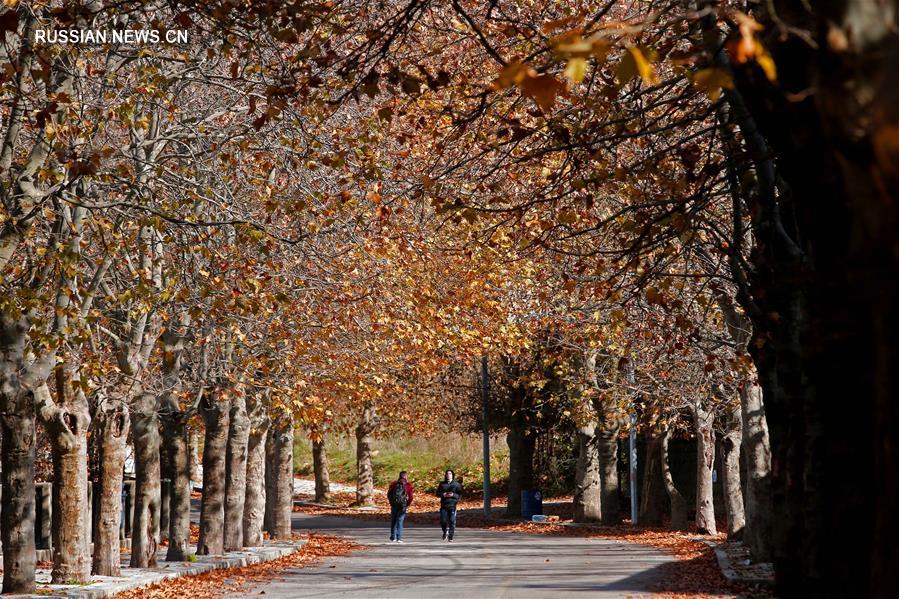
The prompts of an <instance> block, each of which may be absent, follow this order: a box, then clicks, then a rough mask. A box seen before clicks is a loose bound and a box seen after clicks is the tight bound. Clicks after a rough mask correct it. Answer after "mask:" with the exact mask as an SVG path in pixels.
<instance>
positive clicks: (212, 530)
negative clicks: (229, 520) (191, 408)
mask: <svg viewBox="0 0 899 599" xmlns="http://www.w3.org/2000/svg"><path fill="white" fill-rule="evenodd" d="M229 410H230V401H229V400H226V399H221V398H219V397H217V394H216V393H215V392H214V391H212V390H205V391H204V392H203V399H202V401H201V404H200V411H201V413H202V415H203V421H204V423H205V424H206V436H205V442H204V444H203V497H202V500H201V503H200V539H199V542H198V543H197V555H218V554H220V553H223V552H224V547H225V537H224V533H225V522H224V520H225V456H226V451H227V445H228V413H229Z"/></svg>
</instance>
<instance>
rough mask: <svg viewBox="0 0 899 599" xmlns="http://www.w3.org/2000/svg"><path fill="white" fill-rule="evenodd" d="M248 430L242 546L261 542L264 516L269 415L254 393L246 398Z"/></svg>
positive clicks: (263, 403) (256, 544)
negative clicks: (247, 399)
mask: <svg viewBox="0 0 899 599" xmlns="http://www.w3.org/2000/svg"><path fill="white" fill-rule="evenodd" d="M248 407H249V419H250V434H249V438H248V440H247V489H246V497H245V499H244V506H243V544H244V547H258V546H260V545H262V538H263V537H262V530H263V519H264V516H265V504H266V500H265V499H266V497H265V494H266V491H267V489H266V485H265V483H266V482H267V481H268V479H269V477H268V476H267V475H266V459H265V458H266V456H265V447H266V439H267V438H268V429H269V419H268V414H266V411H265V410H266V406H265V402H264V401H262V400H261V399H260V398H257V397H256V396H255V395H250V399H249V401H248Z"/></svg>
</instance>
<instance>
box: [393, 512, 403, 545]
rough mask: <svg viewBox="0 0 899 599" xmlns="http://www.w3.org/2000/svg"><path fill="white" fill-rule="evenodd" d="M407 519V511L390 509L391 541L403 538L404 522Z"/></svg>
mask: <svg viewBox="0 0 899 599" xmlns="http://www.w3.org/2000/svg"><path fill="white" fill-rule="evenodd" d="M405 519H406V510H399V509H396V508H390V540H391V541H393V540H394V539H396V540H400V539H402V538H403V520H405Z"/></svg>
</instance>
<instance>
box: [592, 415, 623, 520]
mask: <svg viewBox="0 0 899 599" xmlns="http://www.w3.org/2000/svg"><path fill="white" fill-rule="evenodd" d="M606 418H609V416H606ZM618 430H619V423H618V419H617V418H609V420H606V422H605V423H604V424H600V426H599V427H598V428H597V434H596V447H597V450H598V456H599V477H600V480H601V482H602V500H601V503H602V523H603V524H605V525H606V526H614V525H616V524H620V523H621V502H620V500H619V497H620V491H619V488H618V487H619V484H618Z"/></svg>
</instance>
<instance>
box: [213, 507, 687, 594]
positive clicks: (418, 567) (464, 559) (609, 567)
mask: <svg viewBox="0 0 899 599" xmlns="http://www.w3.org/2000/svg"><path fill="white" fill-rule="evenodd" d="M462 518H463V516H461V515H460V520H461V519H462ZM460 523H461V522H460ZM293 526H294V529H296V530H315V531H320V532H324V533H328V534H337V535H343V536H346V537H351V538H353V539H355V540H356V541H357V542H359V543H361V544H363V545H366V546H368V549H367V550H365V551H358V552H355V553H354V554H352V555H350V556H346V557H339V558H329V559H327V560H325V561H324V562H322V563H321V564H320V565H317V566H315V567H309V568H302V569H296V570H287V571H285V572H284V573H283V574H282V575H280V576H278V577H277V579H275V580H272V581H270V582H267V583H264V584H258V585H255V586H252V587H249V588H247V589H246V591H245V592H244V593H242V594H240V595H231V597H250V596H253V597H256V596H262V597H266V599H288V598H290V599H293V598H295V597H366V598H372V597H401V598H402V597H409V598H414V599H434V598H437V597H447V598H450V597H464V598H466V599H476V598H481V597H516V598H517V597H572V596H577V597H634V596H640V595H646V594H649V592H650V590H649V588H650V585H651V583H652V582H653V581H654V580H656V579H657V578H658V577H659V576H660V575H661V572H660V569H661V568H664V567H665V564H669V563H670V562H672V561H673V558H672V557H670V556H668V555H665V554H663V553H661V552H659V551H657V550H655V549H652V548H650V547H644V546H641V545H636V544H633V543H626V542H620V541H614V540H603V539H581V538H574V537H553V536H542V535H524V534H517V533H505V532H493V531H487V530H478V529H466V528H460V529H457V530H456V539H455V541H454V542H452V543H447V542H444V541H442V540H441V539H440V535H441V532H440V528H439V527H431V526H424V525H418V526H415V525H407V526H406V528H405V532H404V540H405V541H406V542H405V543H404V544H402V545H400V544H395V543H389V542H388V532H389V531H388V528H389V525H388V523H387V522H383V523H381V522H374V521H363V520H354V519H349V518H335V517H328V516H314V515H306V514H297V515H296V516H295V518H294V522H293Z"/></svg>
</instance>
